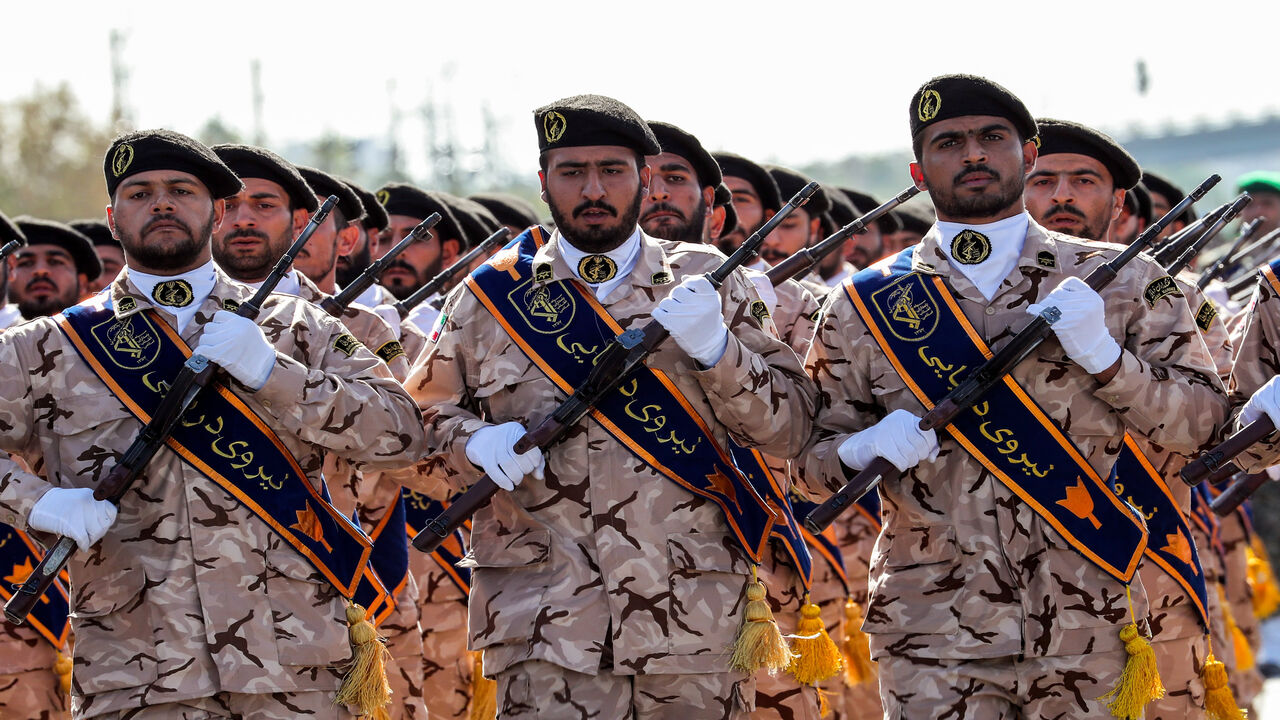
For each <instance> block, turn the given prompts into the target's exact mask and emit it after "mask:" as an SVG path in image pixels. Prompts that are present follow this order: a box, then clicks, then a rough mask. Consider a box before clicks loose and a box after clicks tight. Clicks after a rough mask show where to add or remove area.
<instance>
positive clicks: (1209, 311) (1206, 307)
mask: <svg viewBox="0 0 1280 720" xmlns="http://www.w3.org/2000/svg"><path fill="white" fill-rule="evenodd" d="M1216 317H1218V306H1217V305H1214V304H1213V302H1212V301H1210V300H1205V301H1204V302H1202V303H1200V307H1199V308H1197V309H1196V325H1197V326H1198V327H1199V328H1200V330H1201V331H1208V329H1209V326H1210V325H1212V324H1213V319H1214V318H1216Z"/></svg>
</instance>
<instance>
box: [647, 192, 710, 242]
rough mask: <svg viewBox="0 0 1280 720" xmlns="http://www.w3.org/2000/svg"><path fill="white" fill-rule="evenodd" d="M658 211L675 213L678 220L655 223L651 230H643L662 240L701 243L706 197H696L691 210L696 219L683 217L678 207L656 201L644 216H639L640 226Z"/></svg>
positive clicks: (705, 213) (705, 214) (705, 212)
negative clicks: (695, 202)
mask: <svg viewBox="0 0 1280 720" xmlns="http://www.w3.org/2000/svg"><path fill="white" fill-rule="evenodd" d="M660 212H670V213H675V214H676V215H677V216H678V217H679V221H678V222H675V223H667V224H662V225H656V226H654V228H653V229H652V230H650V229H649V228H645V230H644V231H645V232H647V233H649V234H650V235H652V236H654V237H656V238H662V239H663V240H674V241H677V242H688V243H698V244H701V243H702V231H703V230H704V227H703V226H704V225H705V224H706V223H705V222H703V221H702V219H703V218H705V217H706V216H707V201H706V199H704V198H702V197H699V198H698V206H697V207H696V208H694V210H693V217H694V218H697V220H696V221H695V220H692V219H690V218H687V217H685V215H684V213H682V212H680V209H679V208H677V207H676V206H674V205H672V204H670V203H656V204H655V205H654V206H653V207H651V208H649V210H648V211H647V212H646V213H645V216H644V217H643V218H641V220H640V225H641V227H644V221H645V220H646V219H648V218H649V217H651V216H653V215H654V214H656V213H660Z"/></svg>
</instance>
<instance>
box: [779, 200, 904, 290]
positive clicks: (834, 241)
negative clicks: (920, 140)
mask: <svg viewBox="0 0 1280 720" xmlns="http://www.w3.org/2000/svg"><path fill="white" fill-rule="evenodd" d="M919 193H920V188H918V187H909V188H907V189H906V190H903V191H902V192H900V193H898V194H897V195H896V196H895V197H892V198H890V199H889V200H887V201H886V202H884V203H883V204H881V205H880V207H878V208H876V209H874V210H872V211H871V212H869V213H867V214H866V215H863V216H862V217H860V218H858V219H857V220H854V221H853V222H851V223H849V224H848V225H845V226H844V227H842V228H840V229H839V230H837V231H835V232H834V233H832V234H831V235H829V236H827V237H826V238H824V239H823V240H822V241H821V242H819V243H818V244H817V245H814V246H813V247H811V248H801V249H800V250H798V251H796V253H795V254H793V255H791V256H790V257H788V258H787V259H786V260H783V261H782V262H780V263H778V264H777V265H774V266H773V267H772V268H770V269H769V272H767V273H765V274H766V275H767V276H768V277H769V282H771V283H773V285H774V286H775V287H776V286H778V285H780V284H782V283H784V282H786V281H787V280H790V279H792V278H795V277H803V276H804V275H805V274H806V273H808V272H809V271H810V270H812V269H813V266H815V265H817V264H818V263H820V262H822V259H823V258H825V257H826V256H828V255H830V254H831V253H832V252H834V251H835V250H836V249H837V248H839V247H840V246H841V245H843V244H844V241H845V240H848V239H849V238H850V237H853V236H854V235H857V234H858V233H860V232H862V231H863V230H866V229H867V226H868V225H870V224H871V223H873V222H875V221H876V220H879V219H880V218H881V217H883V216H884V215H885V214H887V213H888V212H889V211H891V210H893V209H894V208H896V207H898V206H899V205H901V204H902V203H904V202H906V201H908V200H910V199H911V198H913V197H915V196H916V195H917V194H919Z"/></svg>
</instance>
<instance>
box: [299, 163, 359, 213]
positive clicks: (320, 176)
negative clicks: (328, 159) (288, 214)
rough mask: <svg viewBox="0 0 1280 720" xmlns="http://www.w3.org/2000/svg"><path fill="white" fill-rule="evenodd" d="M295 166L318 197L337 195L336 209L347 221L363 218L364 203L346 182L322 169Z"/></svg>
mask: <svg viewBox="0 0 1280 720" xmlns="http://www.w3.org/2000/svg"><path fill="white" fill-rule="evenodd" d="M296 167H297V168H298V173H299V174H300V175H302V179H303V180H306V181H307V184H308V185H310V186H311V189H312V190H314V191H315V193H316V195H318V196H319V197H328V196H330V195H337V196H338V211H339V212H341V213H342V216H343V217H344V218H346V219H347V222H359V221H360V220H363V219H364V203H361V202H360V197H359V196H358V195H356V193H355V191H354V190H352V189H351V188H350V187H348V186H347V184H346V183H344V182H342V181H341V180H339V179H338V178H336V177H334V176H332V175H330V174H329V173H327V172H325V171H323V170H317V169H315V168H313V167H307V166H306V165H297V166H296Z"/></svg>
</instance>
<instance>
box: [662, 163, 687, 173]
mask: <svg viewBox="0 0 1280 720" xmlns="http://www.w3.org/2000/svg"><path fill="white" fill-rule="evenodd" d="M658 169H659V170H661V171H662V172H687V173H692V172H693V168H691V167H689V166H688V165H686V164H684V163H681V162H668V163H663V164H662V165H659V166H658Z"/></svg>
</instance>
